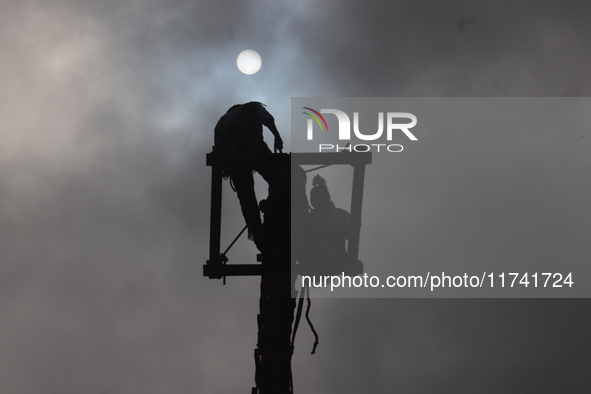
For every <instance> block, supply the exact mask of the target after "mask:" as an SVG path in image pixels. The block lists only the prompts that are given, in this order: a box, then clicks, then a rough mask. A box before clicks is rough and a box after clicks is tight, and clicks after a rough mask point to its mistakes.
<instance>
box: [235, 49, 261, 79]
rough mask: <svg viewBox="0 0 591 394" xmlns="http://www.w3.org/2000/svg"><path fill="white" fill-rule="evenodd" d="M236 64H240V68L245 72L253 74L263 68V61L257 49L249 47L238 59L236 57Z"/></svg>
mask: <svg viewBox="0 0 591 394" xmlns="http://www.w3.org/2000/svg"><path fill="white" fill-rule="evenodd" d="M236 64H237V65H238V69H239V70H240V71H242V72H243V73H244V74H246V75H252V74H255V73H256V72H257V71H259V70H260V69H261V65H262V64H263V61H262V59H261V55H259V54H258V53H257V51H253V50H252V49H247V50H245V51H242V52H240V55H238V59H236Z"/></svg>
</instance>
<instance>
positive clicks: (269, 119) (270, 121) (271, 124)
mask: <svg viewBox="0 0 591 394" xmlns="http://www.w3.org/2000/svg"><path fill="white" fill-rule="evenodd" d="M263 110H264V111H265V114H264V116H263V124H264V125H265V126H267V128H268V129H269V130H271V133H273V136H274V137H275V149H276V150H278V151H282V150H283V140H282V139H281V136H280V135H279V130H277V126H275V119H274V118H273V115H271V114H270V113H269V111H267V110H266V109H264V108H263Z"/></svg>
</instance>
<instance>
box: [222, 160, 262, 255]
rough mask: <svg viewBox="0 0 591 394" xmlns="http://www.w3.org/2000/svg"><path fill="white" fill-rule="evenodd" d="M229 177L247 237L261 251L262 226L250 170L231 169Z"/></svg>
mask: <svg viewBox="0 0 591 394" xmlns="http://www.w3.org/2000/svg"><path fill="white" fill-rule="evenodd" d="M230 177H231V179H232V184H233V185H234V188H235V189H236V194H238V200H239V201H240V208H241V209H242V216H244V220H245V221H246V225H247V226H248V232H249V236H252V238H253V239H254V242H255V244H256V245H257V248H258V249H259V250H260V251H262V249H261V248H262V247H263V246H264V245H263V242H264V234H263V225H262V222H261V214H260V212H259V204H258V202H257V198H256V194H255V192H254V178H253V176H252V170H251V169H250V168H248V167H243V168H232V169H231V170H230Z"/></svg>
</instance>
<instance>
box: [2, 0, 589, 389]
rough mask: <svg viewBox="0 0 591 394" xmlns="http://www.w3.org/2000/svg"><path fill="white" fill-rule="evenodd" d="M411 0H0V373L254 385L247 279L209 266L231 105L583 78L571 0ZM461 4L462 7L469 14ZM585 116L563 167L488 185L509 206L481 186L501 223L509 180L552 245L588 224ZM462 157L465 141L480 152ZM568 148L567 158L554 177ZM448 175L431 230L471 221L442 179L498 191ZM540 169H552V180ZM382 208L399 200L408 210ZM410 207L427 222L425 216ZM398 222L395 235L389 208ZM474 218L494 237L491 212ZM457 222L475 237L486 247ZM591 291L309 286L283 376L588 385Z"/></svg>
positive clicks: (298, 380)
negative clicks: (307, 316) (361, 296)
mask: <svg viewBox="0 0 591 394" xmlns="http://www.w3.org/2000/svg"><path fill="white" fill-rule="evenodd" d="M417 3H418V2H412V1H393V2H387V3H386V2H378V1H373V0H369V1H341V2H336V4H331V5H328V3H326V2H313V1H297V2H296V1H292V2H288V1H250V2H239V1H217V2H207V3H206V2H205V1H188V0H168V1H165V0H162V1H151V0H145V1H139V0H123V1H100V2H98V1H94V2H91V1H82V0H50V1H40V0H37V1H33V0H23V1H19V2H9V1H2V2H1V3H0V7H1V8H0V11H1V12H0V20H1V22H2V23H0V48H1V50H2V51H1V56H0V86H1V87H2V89H1V90H0V114H1V116H0V135H1V137H2V138H1V141H2V142H1V143H0V160H1V165H0V171H1V178H0V204H1V210H0V228H1V231H2V237H0V243H1V246H0V262H1V265H0V270H1V271H0V371H1V372H0V391H1V392H2V393H56V394H58V393H59V394H62V393H99V394H106V393H109V394H115V393H179V394H180V393H237V392H248V390H250V387H252V386H253V383H254V361H253V357H252V354H253V353H252V352H253V349H254V346H255V343H256V313H257V308H258V281H257V279H256V278H230V279H229V280H228V284H227V285H226V286H222V284H221V282H220V281H210V280H207V279H205V278H203V277H202V274H201V270H202V268H201V267H202V264H203V263H204V262H205V260H206V259H207V254H208V251H207V245H208V224H209V210H208V204H209V182H210V173H209V169H208V168H207V167H206V166H205V153H206V152H208V151H209V150H210V149H211V145H212V144H213V127H214V126H215V123H216V121H217V119H218V118H219V116H220V115H222V114H223V113H224V112H225V111H226V109H227V108H228V107H230V106H231V105H233V104H235V103H239V102H245V101H250V100H259V101H262V102H265V103H266V104H268V108H269V110H270V111H271V112H272V113H273V114H274V116H275V118H276V123H277V126H278V128H279V130H280V132H281V133H282V134H283V135H284V136H286V138H285V139H286V145H287V146H288V147H289V142H290V141H289V137H288V136H289V127H290V100H291V97H298V96H326V97H331V96H343V97H346V96H351V97H355V96H360V97H371V96H375V97H380V96H386V97H389V96H425V97H448V96H469V97H472V96H476V97H491V96H494V97H505V96H512V97H521V96H526V97H556V96H558V97H564V96H575V97H582V96H589V95H590V91H591V86H590V82H589V81H591V79H590V78H589V69H591V67H590V65H591V59H590V56H591V55H590V53H591V52H590V51H589V48H590V44H591V42H590V41H591V27H589V23H588V21H589V20H590V19H591V5H590V4H588V3H587V2H584V1H541V0H537V1H533V0H529V1H526V0H523V1H477V2H475V1H447V2H438V1H423V2H420V3H418V4H417ZM444 3H445V4H444ZM462 18H469V19H475V20H476V24H473V25H466V26H464V27H465V31H464V32H462V31H461V30H460V29H459V28H458V25H457V22H458V21H459V20H460V19H462ZM247 48H250V49H254V50H257V51H258V52H259V53H260V54H261V56H262V58H263V68H262V69H261V71H260V72H258V73H257V74H255V75H252V76H246V75H243V74H241V73H240V72H239V71H238V69H237V68H236V64H235V60H236V57H237V55H238V54H239V53H240V52H241V51H242V50H244V49H247ZM568 133H569V132H568V131H565V134H567V135H568V136H569V137H572V135H570V134H568ZM582 134H583V133H581V134H578V135H577V136H576V137H577V140H576V143H575V142H572V143H571V145H568V146H570V147H572V149H571V148H569V149H570V150H566V151H563V150H561V151H560V152H562V153H563V154H564V157H565V158H566V159H565V163H566V164H565V167H564V168H563V169H562V170H559V171H558V174H557V175H556V174H555V176H554V177H552V178H551V179H549V180H547V182H541V183H537V184H536V185H539V187H537V188H534V189H528V188H527V187H522V188H521V194H520V195H519V199H517V200H515V199H513V198H512V196H511V194H510V193H501V194H502V197H503V198H502V199H500V201H502V202H504V203H506V204H507V207H506V209H513V211H510V210H506V209H503V206H501V207H500V208H499V207H498V206H497V207H496V209H498V211H497V213H498V212H500V214H499V215H501V217H503V218H505V219H506V220H507V221H506V225H507V226H517V227H518V228H521V229H525V230H527V229H528V228H530V227H528V226H527V223H525V224H524V222H522V221H520V222H519V223H517V224H514V223H511V221H510V220H508V219H509V218H510V217H512V215H513V214H518V213H520V212H523V211H522V210H523V209H524V205H523V201H530V200H531V199H532V198H534V201H535V202H536V204H537V205H536V206H537V207H539V209H540V210H539V211H536V210H534V209H532V208H531V207H530V206H526V207H525V212H526V213H527V215H524V216H520V217H521V218H522V219H524V220H525V219H527V218H535V217H536V214H538V213H540V212H546V208H549V207H550V206H552V207H553V208H552V209H553V210H552V211H551V212H550V213H551V215H550V218H558V219H559V221H558V222H557V223H556V225H555V227H552V226H549V227H548V228H550V229H552V228H554V230H555V231H554V232H550V233H544V234H547V235H548V234H549V235H552V234H559V233H560V234H566V235H564V238H565V239H566V241H563V242H561V243H560V245H561V246H563V247H565V248H566V247H567V246H569V245H570V246H572V248H575V250H570V253H572V254H570V255H568V256H567V257H565V258H566V259H569V258H575V257H576V258H579V259H584V258H586V257H587V258H588V255H585V253H584V252H585V251H587V250H588V249H584V250H581V249H576V248H577V247H580V246H581V245H585V242H586V241H587V240H588V238H589V232H588V230H589V222H588V221H587V219H588V218H589V211H588V207H587V206H586V205H585V204H584V202H585V201H588V200H587V199H586V197H588V196H590V194H591V193H590V191H589V187H585V186H582V185H581V182H582V180H584V179H585V177H584V174H586V173H587V169H588V168H589V161H588V159H585V158H586V156H585V152H586V151H587V152H588V151H589V150H590V149H591V145H590V141H589V139H591V134H589V135H584V136H583V137H581V135H582ZM477 136H481V137H482V138H485V137H486V135H485V134H482V133H480V134H477ZM527 136H528V137H532V138H533V139H534V140H535V138H536V136H535V135H533V136H531V135H529V134H528V135H527ZM266 137H267V138H269V137H270V133H269V134H268V135H267V136H266ZM512 141H516V143H523V142H522V139H520V138H517V137H516V138H515V139H513V140H512ZM543 142H544V144H545V143H546V142H547V138H546V137H544V140H543ZM469 143H473V144H474V145H475V146H482V144H483V140H479V139H478V138H477V137H475V138H474V139H473V140H469ZM544 144H542V145H543V146H545V145H544ZM519 147H520V145H518V146H513V148H514V149H519ZM585 150H586V151H585ZM536 152H538V153H544V152H546V150H544V149H541V150H538V151H535V152H534V154H533V155H532V156H529V157H533V159H531V160H525V161H524V163H525V165H529V166H532V167H531V168H534V169H535V168H536V167H535V166H537V165H538V164H541V163H544V160H543V157H542V156H540V155H536V154H535V153H536ZM486 154H487V155H490V152H488V151H487V152H486ZM409 157H411V156H409ZM486 157H489V156H486ZM478 158H479V155H478V154H474V155H473V156H465V157H464V159H465V160H472V162H471V163H473V164H474V166H475V168H480V167H481V166H482V165H483V164H482V162H480V161H478ZM435 159H437V157H436V158H434V160H435ZM534 159H535V160H534ZM554 159H555V160H557V162H560V160H559V159H560V158H559V159H556V158H554ZM567 159H568V160H567ZM428 164H429V163H425V164H424V167H423V168H420V170H421V171H422V172H421V173H422V174H423V175H425V174H428V173H429V172H428V171H427V170H426V169H425V168H426V167H429V166H428ZM444 164H450V165H451V164H453V162H451V163H450V162H448V161H446V160H443V161H442V162H434V163H433V166H432V168H437V169H438V171H440V172H439V173H441V171H443V172H444V173H445V174H449V173H451V171H449V172H445V166H442V165H444ZM459 167H461V168H463V167H462V166H459ZM567 169H568V170H571V169H576V170H577V171H578V172H577V174H574V175H572V176H571V177H570V178H568V181H565V180H564V179H563V178H562V177H561V176H560V175H561V174H562V173H564V171H566V170H567ZM412 171H413V167H412V166H407V167H405V170H404V172H402V173H400V175H397V176H398V177H397V178H396V179H397V181H398V182H407V183H408V184H407V185H406V188H405V189H404V190H405V192H404V193H405V194H404V195H403V196H401V197H403V198H406V199H408V200H413V201H414V200H415V199H416V198H418V197H417V196H420V195H421V192H425V193H429V192H430V193H433V191H437V190H438V189H433V188H432V187H431V186H433V184H434V183H432V182H431V183H430V182H426V183H425V182H421V179H425V178H420V177H416V176H415V177H413V172H412ZM505 171H507V173H509V169H507V168H504V169H503V172H500V173H498V174H505ZM561 171H562V172H561ZM518 173H519V172H518ZM494 174H495V173H494V171H493V172H491V173H490V175H493V176H494ZM519 174H521V173H519ZM534 174H538V173H537V172H535V171H534ZM433 177H435V175H433ZM368 178H369V179H370V178H371V177H369V176H368ZM512 179H513V180H514V181H518V180H519V179H520V177H519V176H517V175H516V176H515V177H514V178H512ZM427 180H429V179H427ZM445 181H446V182H448V183H447V185H448V188H446V189H445V193H443V194H440V195H439V196H440V198H438V199H437V201H438V203H439V204H440V205H439V206H440V207H441V211H438V212H444V213H445V214H442V215H440V216H438V215H436V214H434V215H433V216H432V217H431V218H432V219H433V221H435V220H439V221H442V220H446V219H450V218H451V219H454V220H452V221H451V222H449V223H446V226H445V228H446V232H447V234H453V233H454V231H456V230H457V231H458V232H459V233H460V234H464V233H466V232H467V230H466V227H465V225H466V224H467V223H470V221H469V219H470V218H471V217H473V215H474V213H475V212H476V211H477V206H478V205H477V204H475V203H474V204H473V205H472V206H471V207H470V209H468V210H461V211H454V210H452V211H451V212H452V213H454V212H457V213H458V215H452V214H451V213H449V212H447V211H445V208H446V207H451V208H457V206H456V205H453V204H452V205H449V204H446V201H448V200H449V201H452V200H453V201H457V197H458V195H459V196H462V195H463V194H462V193H463V192H465V193H468V194H467V196H468V197H475V198H478V199H479V200H478V201H482V202H483V203H484V206H485V207H491V206H492V202H491V201H492V200H490V199H487V198H486V193H474V192H471V191H469V190H468V191H466V189H467V188H466V182H476V184H478V180H475V179H474V178H473V177H472V176H471V174H470V173H468V172H466V173H462V172H459V173H457V174H456V175H454V176H453V177H448V178H445ZM454 182H455V183H454ZM552 182H554V183H552ZM225 186H227V185H225ZM553 187H554V188H555V189H558V190H560V191H561V192H560V193H556V194H555V195H554V194H553V195H551V196H550V197H548V196H547V194H546V192H547V191H548V190H552V189H553ZM569 187H573V192H570V191H569V190H570V189H569ZM565 188H566V189H565ZM476 190H480V189H478V188H477V189H476ZM225 191H226V193H225V197H224V219H223V220H224V228H225V229H228V230H227V231H226V232H225V233H224V238H223V240H222V244H223V245H225V244H228V243H229V241H231V239H232V238H233V236H234V234H235V233H237V232H238V231H239V230H240V228H241V227H242V226H243V220H242V218H241V215H240V212H239V209H238V204H237V201H236V198H235V196H234V195H232V192H231V190H230V189H229V187H226V188H225ZM453 191H455V192H457V194H455V193H452V192H453ZM470 193H472V194H470ZM536 193H540V194H536ZM540 195H543V196H544V198H542V197H540ZM496 196H497V197H498V195H496ZM536 197H539V200H536V199H535V198H536ZM446 199H448V200H446ZM419 201H421V200H419ZM551 203H553V204H551ZM450 204H451V203H450ZM569 204H570V205H569ZM564 206H568V207H571V208H572V206H575V207H576V208H577V209H578V210H579V211H580V215H578V214H577V213H576V212H573V210H572V209H570V208H569V209H565V212H566V213H565V214H564V215H558V214H557V213H556V212H558V210H559V209H560V208H559V207H564ZM585 209H587V210H586V211H585ZM416 210H418V209H416ZM367 212H368V214H369V213H371V210H367ZM398 212H399V214H400V215H401V216H402V217H403V219H404V220H406V221H407V222H408V223H411V222H412V220H411V219H412V218H410V217H409V216H410V215H411V214H412V213H413V212H414V211H412V210H410V211H398ZM459 212H464V214H465V218H464V217H463V216H461V215H459ZM404 215H406V216H404ZM581 218H583V219H581ZM421 220H426V219H424V218H423V219H421ZM417 223H418V222H417ZM423 223H424V226H422V228H426V229H427V228H428V229H429V230H428V231H429V232H430V233H432V232H433V231H434V230H433V227H429V225H430V224H433V223H434V222H429V221H427V222H420V224H423ZM495 224H496V225H499V222H495ZM415 227H416V228H413V229H412V230H413V231H414V232H415V233H420V231H419V230H420V227H421V226H419V224H416V225H415ZM561 229H565V231H564V232H562V231H559V230H561ZM393 231H394V232H395V233H396V234H398V235H399V236H400V238H401V239H402V241H401V243H402V242H405V243H406V242H409V240H408V239H407V238H405V231H404V229H403V228H394V229H393ZM430 233H427V234H430ZM489 235H490V236H498V237H500V238H499V239H500V240H503V239H505V238H503V236H504V227H496V228H495V229H494V231H491V232H490V233H489ZM362 236H363V235H362ZM534 238H535V237H529V238H527V237H526V245H527V247H528V248H530V249H531V248H532V247H534V245H536V242H538V244H539V245H542V246H544V248H545V249H544V252H548V253H550V256H551V257H552V259H553V260H554V261H555V260H556V259H558V258H560V257H561V256H562V255H561V254H558V253H554V254H552V253H551V252H552V250H551V248H548V242H549V241H548V240H547V239H544V238H542V239H538V240H534ZM534 241H536V242H534ZM390 242H395V240H394V241H390ZM587 243H588V242H587ZM471 245H472V246H471V247H470V256H477V255H479V254H480V255H482V254H485V253H488V252H489V251H490V250H491V249H488V248H484V249H479V248H478V245H480V244H478V243H472V244H471ZM436 246H438V247H441V245H436ZM487 246H490V245H488V244H487ZM512 246H513V247H515V248H516V249H515V250H518V251H521V250H522V249H519V248H518V246H516V245H512ZM572 248H571V249H572ZM420 249H421V250H420V253H421V256H423V258H425V259H428V258H435V257H436V255H435V253H436V251H437V249H435V250H434V251H433V252H432V253H433V255H431V256H430V255H429V249H428V248H425V245H424V244H422V243H421V244H420ZM560 250H562V249H560ZM565 250H566V249H565ZM255 253H256V250H255V248H254V246H253V245H252V243H249V242H247V241H246V240H242V241H240V243H239V244H237V246H236V247H235V249H234V250H233V251H232V252H231V253H230V255H229V257H230V259H232V260H233V262H236V263H239V262H249V261H247V260H248V259H251V258H252V256H254V254H255ZM508 255H510V251H507V252H506V253H505V254H503V253H501V254H498V256H499V257H507V256H508ZM542 256H543V254H542ZM361 257H362V256H361ZM590 307H591V304H590V303H589V302H588V301H587V300H584V299H571V300H552V299H538V300H526V299H513V300H493V299H478V300H476V299H463V300H462V299H439V300H437V299H433V300H418V299H398V300H396V299H380V300H378V299H374V300H354V299H346V300H317V301H316V302H315V305H314V307H313V309H312V318H313V320H314V322H315V324H316V327H317V330H318V331H319V334H320V341H321V342H320V346H319V348H318V351H317V354H315V355H314V356H311V355H309V349H308V346H310V347H311V344H312V342H313V340H312V337H311V335H310V334H309V332H308V331H307V330H306V329H305V327H303V328H302V329H301V330H300V333H299V336H298V339H297V343H296V344H297V347H296V353H295V355H294V360H293V371H294V384H295V389H296V391H297V392H300V393H333V392H340V393H359V392H400V393H416V392H421V393H422V392H427V393H430V392H435V393H439V392H441V393H443V392H460V393H464V392H465V393H474V392H482V393H498V392H507V393H522V392H573V393H574V392H585V390H584V389H583V388H584V387H589V378H588V377H587V376H588V374H587V371H588V370H589V368H588V367H589V357H588V356H589V354H590V353H589V352H590V351H591V341H590V339H589V334H588V333H589V328H590V324H591V313H590V312H589V308H590Z"/></svg>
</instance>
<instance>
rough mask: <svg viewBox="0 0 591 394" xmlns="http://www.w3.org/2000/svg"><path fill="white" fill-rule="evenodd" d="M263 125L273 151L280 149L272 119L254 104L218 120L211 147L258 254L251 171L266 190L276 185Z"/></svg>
mask: <svg viewBox="0 0 591 394" xmlns="http://www.w3.org/2000/svg"><path fill="white" fill-rule="evenodd" d="M263 125H265V126H267V128H268V129H269V130H271V133H273V135H274V136H275V144H274V147H275V150H279V151H281V150H282V149H283V140H282V139H281V136H280V135H279V131H278V130H277V127H275V120H274V119H273V116H272V115H271V114H270V113H269V112H268V111H267V110H266V109H265V105H264V104H261V103H259V102H256V101H252V102H249V103H246V104H237V105H234V106H233V107H232V108H230V109H229V110H228V112H226V114H225V115H224V116H222V117H221V118H220V120H219V121H218V123H217V125H216V127H215V145H216V147H217V148H218V149H219V151H220V152H221V157H222V166H223V168H224V174H226V175H229V176H230V179H231V182H232V184H233V185H234V188H235V190H236V193H237V194H238V199H239V200H240V208H241V209H242V215H243V216H244V220H245V221H246V225H247V226H248V232H249V238H250V239H254V241H255V243H256V245H257V247H258V249H259V250H261V251H262V248H263V247H264V242H265V234H264V232H263V226H262V223H261V216H260V213H259V208H258V202H257V199H256V195H255V192H254V178H253V174H252V172H253V171H256V172H258V173H259V174H261V176H262V177H263V179H265V181H267V183H268V184H269V187H271V188H272V187H274V186H276V185H277V184H278V182H279V174H278V171H277V167H276V165H275V162H274V157H273V154H272V153H271V151H270V150H269V147H268V146H267V144H266V143H265V141H264V140H263Z"/></svg>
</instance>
